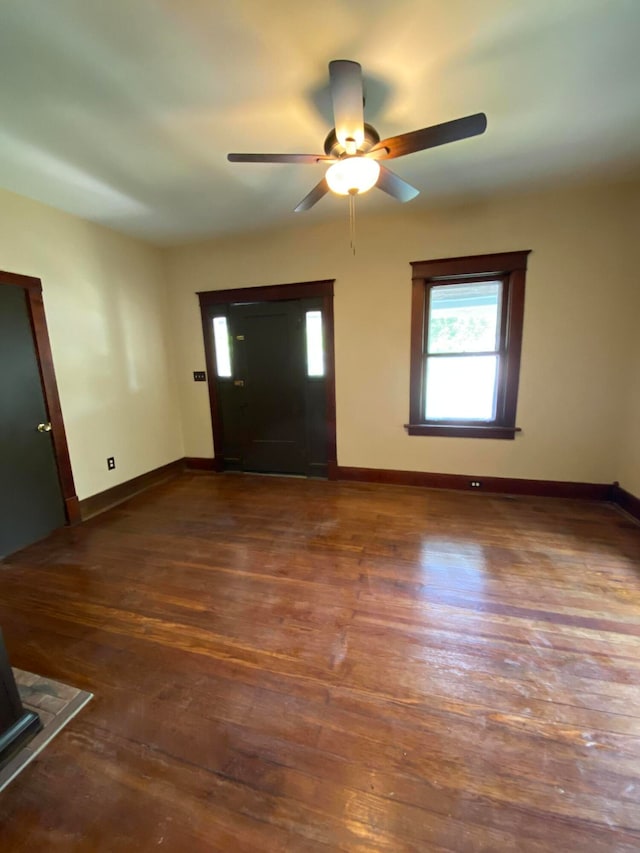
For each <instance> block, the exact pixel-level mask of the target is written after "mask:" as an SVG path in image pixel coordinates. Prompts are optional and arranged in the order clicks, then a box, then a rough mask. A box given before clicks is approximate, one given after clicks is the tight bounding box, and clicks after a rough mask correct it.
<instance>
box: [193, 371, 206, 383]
mask: <svg viewBox="0 0 640 853" xmlns="http://www.w3.org/2000/svg"><path fill="white" fill-rule="evenodd" d="M193 381H194V382H206V381H207V374H206V373H205V372H204V370H194V371H193Z"/></svg>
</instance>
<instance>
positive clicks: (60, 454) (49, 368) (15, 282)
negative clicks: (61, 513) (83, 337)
mask: <svg viewBox="0 0 640 853" xmlns="http://www.w3.org/2000/svg"><path fill="white" fill-rule="evenodd" d="M2 285H9V286H13V287H21V288H22V289H23V290H24V291H25V293H26V297H27V307H28V311H29V320H30V322H31V331H32V334H33V342H34V345H35V350H36V359H37V361H38V369H39V371H40V380H41V384H42V391H43V394H44V402H45V406H46V407H47V414H48V416H49V421H50V423H51V434H52V437H53V451H54V455H55V458H56V464H57V467H58V478H59V480H60V488H61V491H62V498H63V500H64V508H65V514H66V516H67V522H68V523H69V524H79V522H80V521H81V518H80V503H79V501H78V496H77V495H76V487H75V484H74V482H73V472H72V470H71V459H70V457H69V445H68V444H67V434H66V432H65V428H64V421H63V419H62V408H61V406H60V396H59V395H58V384H57V382H56V374H55V370H54V368H53V357H52V355H51V343H50V341H49V332H48V330H47V320H46V317H45V312H44V302H43V299H42V282H41V280H40V279H39V278H35V277H34V276H29V275H19V274H18V273H15V272H5V271H4V270H0V286H2Z"/></svg>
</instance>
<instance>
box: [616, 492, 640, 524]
mask: <svg viewBox="0 0 640 853" xmlns="http://www.w3.org/2000/svg"><path fill="white" fill-rule="evenodd" d="M611 500H612V501H613V502H614V503H616V504H618V506H619V507H620V509H623V510H624V511H625V512H628V513H629V515H631V516H633V518H635V519H636V521H640V498H637V497H636V496H635V495H632V494H631V492H628V491H627V490H626V489H623V488H622V486H621V485H620V483H614V484H613V486H612V487H611Z"/></svg>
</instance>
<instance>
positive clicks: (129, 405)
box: [0, 191, 184, 499]
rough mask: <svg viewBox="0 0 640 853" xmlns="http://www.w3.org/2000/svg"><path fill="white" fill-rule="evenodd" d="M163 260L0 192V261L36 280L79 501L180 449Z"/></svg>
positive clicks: (146, 248)
mask: <svg viewBox="0 0 640 853" xmlns="http://www.w3.org/2000/svg"><path fill="white" fill-rule="evenodd" d="M162 263H163V259H162V253H161V252H160V251H159V250H157V249H154V248H152V247H149V246H147V245H145V244H143V243H141V242H138V241H136V240H133V239H130V238H128V237H123V236H121V235H119V234H116V233H115V232H113V231H110V230H108V229H106V228H102V227H99V226H97V225H92V224H90V223H88V222H85V221H83V220H81V219H78V218H76V217H73V216H69V215H68V214H65V213H61V212H59V211H57V210H54V209H52V208H50V207H46V206H45V205H42V204H39V203H37V202H34V201H30V200H28V199H25V198H22V197H20V196H17V195H13V194H11V193H8V192H4V191H0V268H2V269H4V270H9V271H11V272H16V273H21V274H23V275H32V276H37V277H38V278H40V279H42V284H43V293H44V303H45V310H46V314H47V323H48V327H49V335H50V338H51V348H52V351H53V358H54V364H55V369H56V375H57V380H58V387H59V391H60V398H61V403H62V411H63V415H64V421H65V426H66V430H67V437H68V440H69V450H70V454H71V464H72V467H73V473H74V477H75V483H76V490H77V494H78V497H79V498H81V499H82V498H85V497H88V496H89V495H93V494H95V493H97V492H100V491H102V490H103V489H107V488H109V487H110V486H114V485H117V484H118V483H120V482H122V481H124V480H128V479H130V478H132V477H135V476H137V475H138V474H142V473H144V472H145V471H148V470H150V469H152V468H156V467H158V466H160V465H163V464H165V463H167V462H171V461H172V460H174V459H176V458H179V457H182V456H183V455H184V451H183V445H182V435H181V431H180V423H179V416H178V412H177V406H176V391H175V382H174V378H173V376H172V373H171V359H170V356H169V349H168V346H169V341H168V336H167V304H166V284H165V280H164V270H163V266H162ZM107 456H115V457H116V466H117V467H116V470H115V471H107V467H106V458H107Z"/></svg>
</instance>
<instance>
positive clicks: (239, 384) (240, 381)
mask: <svg viewBox="0 0 640 853" xmlns="http://www.w3.org/2000/svg"><path fill="white" fill-rule="evenodd" d="M233 384H234V385H235V386H236V387H237V388H244V379H234V380H233Z"/></svg>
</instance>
